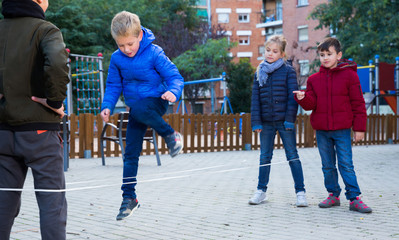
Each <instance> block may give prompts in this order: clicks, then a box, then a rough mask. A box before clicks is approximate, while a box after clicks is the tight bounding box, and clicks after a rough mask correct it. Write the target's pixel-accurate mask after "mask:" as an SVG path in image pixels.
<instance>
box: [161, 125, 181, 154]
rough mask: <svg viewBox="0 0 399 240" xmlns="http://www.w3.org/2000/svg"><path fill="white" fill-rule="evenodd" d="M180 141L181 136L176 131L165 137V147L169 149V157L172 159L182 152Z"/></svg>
mask: <svg viewBox="0 0 399 240" xmlns="http://www.w3.org/2000/svg"><path fill="white" fill-rule="evenodd" d="M182 139H183V137H182V135H181V134H180V133H178V132H176V131H175V132H174V133H172V134H170V135H168V136H166V137H165V142H166V146H167V147H168V148H169V155H170V156H171V157H172V158H173V157H176V156H177V155H178V154H179V153H181V152H182V151H183V141H182Z"/></svg>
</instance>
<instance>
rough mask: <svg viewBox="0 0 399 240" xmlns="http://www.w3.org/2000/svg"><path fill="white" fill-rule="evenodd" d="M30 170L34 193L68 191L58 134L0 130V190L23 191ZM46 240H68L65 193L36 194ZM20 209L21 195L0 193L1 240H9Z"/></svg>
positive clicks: (6, 192)
mask: <svg viewBox="0 0 399 240" xmlns="http://www.w3.org/2000/svg"><path fill="white" fill-rule="evenodd" d="M28 168H31V170H32V174H33V179H34V187H35V189H65V177H64V170H63V153H62V144H61V139H60V137H59V135H58V132H57V131H45V132H39V131H23V132H22V131H21V132H12V131H7V130H0V188H23V185H24V182H25V178H26V174H27V171H28ZM35 193H36V200H37V203H38V206H39V211H40V213H39V214H40V231H41V235H42V239H43V240H50V239H51V240H54V239H57V240H63V239H66V221H67V203H66V199H65V192H40V191H39V192H35ZM20 206H21V192H19V191H2V190H0V240H8V239H9V238H10V232H11V228H12V225H13V223H14V219H15V218H16V217H17V216H18V213H19V210H20Z"/></svg>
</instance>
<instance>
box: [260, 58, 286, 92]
mask: <svg viewBox="0 0 399 240" xmlns="http://www.w3.org/2000/svg"><path fill="white" fill-rule="evenodd" d="M283 64H284V60H283V59H282V58H280V59H278V60H277V61H275V62H274V63H268V62H266V61H263V62H262V63H261V64H259V67H258V71H257V72H258V77H257V79H258V81H259V86H261V87H262V86H263V85H265V84H266V83H267V79H268V77H269V74H270V73H272V72H274V71H275V70H276V69H278V68H280V67H281V66H282V65H283Z"/></svg>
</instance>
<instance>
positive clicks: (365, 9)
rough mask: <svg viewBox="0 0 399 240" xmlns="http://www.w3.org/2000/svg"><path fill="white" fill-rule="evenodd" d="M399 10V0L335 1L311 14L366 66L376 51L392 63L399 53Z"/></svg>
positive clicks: (317, 8)
mask: <svg viewBox="0 0 399 240" xmlns="http://www.w3.org/2000/svg"><path fill="white" fill-rule="evenodd" d="M398 11H399V1H398V0H380V1H374V0H332V1H329V3H324V4H320V5H318V6H317V7H316V8H315V9H314V10H313V11H312V13H311V14H310V17H311V18H312V19H318V20H319V25H318V26H317V27H316V29H320V28H323V27H328V28H331V29H332V31H333V34H336V37H337V38H338V39H339V40H340V41H341V43H342V47H343V54H344V57H345V58H353V59H354V60H355V61H356V62H358V63H359V64H362V65H367V64H368V60H370V59H374V56H375V55H377V54H378V55H380V57H381V61H384V62H391V63H392V62H393V61H394V60H395V57H397V56H399V28H398V26H399V14H398Z"/></svg>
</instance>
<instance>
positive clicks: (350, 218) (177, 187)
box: [11, 145, 399, 240]
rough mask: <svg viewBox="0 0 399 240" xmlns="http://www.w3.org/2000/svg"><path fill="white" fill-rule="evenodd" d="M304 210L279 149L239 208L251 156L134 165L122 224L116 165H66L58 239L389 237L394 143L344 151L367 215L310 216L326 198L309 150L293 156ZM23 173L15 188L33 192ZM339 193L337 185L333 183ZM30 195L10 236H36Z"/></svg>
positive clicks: (394, 210)
mask: <svg viewBox="0 0 399 240" xmlns="http://www.w3.org/2000/svg"><path fill="white" fill-rule="evenodd" d="M298 151H299V155H300V157H301V160H302V164H303V169H304V175H305V185H306V190H307V198H308V202H309V207H307V208H297V207H296V206H295V193H294V188H293V180H292V177H291V173H290V169H289V166H288V164H287V163H286V161H285V155H284V150H283V149H278V150H275V151H274V157H273V161H272V162H273V165H272V170H271V179H270V184H269V190H268V192H267V194H268V200H267V201H266V202H265V203H263V204H261V205H257V206H251V205H248V203H247V202H248V199H249V198H250V197H251V196H252V194H253V192H254V190H255V188H256V184H257V174H258V166H257V165H258V156H259V151H229V152H215V153H192V154H182V155H179V156H178V157H176V158H173V159H172V158H170V157H169V156H167V155H161V160H162V166H160V167H158V166H157V165H156V159H155V156H153V155H150V156H143V157H141V159H140V168H139V179H138V181H139V184H138V186H137V194H138V199H139V201H140V203H141V207H140V208H139V209H138V210H137V211H136V212H134V214H133V215H132V216H131V217H130V218H128V219H126V220H123V221H116V220H115V217H116V214H117V213H118V209H119V206H120V203H121V191H120V182H121V175H122V159H121V158H120V157H118V158H108V159H107V165H106V166H102V165H101V159H99V158H91V159H71V160H70V168H69V170H68V172H66V173H65V174H66V179H67V183H68V184H67V189H69V190H68V192H67V201H68V225H67V239H251V240H252V239H255V240H256V239H259V240H260V239H262V240H263V239H278V240H279V239H299V240H301V239H303V240H312V239H314V240H316V239H384V240H385V239H399V228H398V221H399V187H398V176H399V157H398V156H399V145H379V146H356V147H353V152H354V163H355V170H356V173H357V175H358V182H359V185H360V188H361V190H362V196H363V200H364V201H365V202H366V203H367V204H368V205H369V206H370V207H372V208H373V213H371V214H361V213H357V212H352V211H349V209H348V208H349V207H348V202H347V201H346V200H344V198H345V197H344V194H343V193H342V194H341V199H342V200H341V206H339V207H334V208H331V209H320V208H319V207H318V206H317V204H318V203H319V201H320V200H322V199H324V198H325V197H326V196H327V193H326V191H325V189H324V186H323V176H322V171H321V163H320V157H319V153H318V150H317V148H301V149H298ZM32 186H33V182H32V177H31V174H30V173H29V175H28V178H27V180H26V184H25V189H27V190H29V189H32V188H33V187H32ZM341 186H343V184H342V181H341ZM39 231H40V229H39V218H38V208H37V204H36V199H35V194H34V193H33V192H32V191H24V192H23V194H22V208H21V212H20V215H19V216H18V217H17V218H16V220H15V224H14V227H13V229H12V234H11V239H20V240H25V239H26V240H28V239H29V240H32V239H40V232H39Z"/></svg>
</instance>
